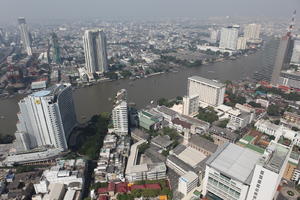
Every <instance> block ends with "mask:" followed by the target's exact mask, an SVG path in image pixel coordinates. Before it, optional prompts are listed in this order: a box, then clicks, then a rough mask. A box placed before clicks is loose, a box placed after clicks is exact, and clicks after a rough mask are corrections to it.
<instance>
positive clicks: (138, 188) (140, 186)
mask: <svg viewBox="0 0 300 200" xmlns="http://www.w3.org/2000/svg"><path fill="white" fill-rule="evenodd" d="M130 189H131V190H144V189H146V187H145V185H132V186H131V188H130Z"/></svg>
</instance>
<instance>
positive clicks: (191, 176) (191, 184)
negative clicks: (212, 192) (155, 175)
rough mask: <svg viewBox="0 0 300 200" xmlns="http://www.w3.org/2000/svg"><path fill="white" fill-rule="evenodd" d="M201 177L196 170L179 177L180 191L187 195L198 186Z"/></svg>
mask: <svg viewBox="0 0 300 200" xmlns="http://www.w3.org/2000/svg"><path fill="white" fill-rule="evenodd" d="M198 180H199V177H198V175H197V174H196V173H195V172H192V171H189V172H187V173H186V174H184V175H183V176H181V177H179V179H178V191H179V192H181V193H182V194H183V195H184V196H186V195H187V194H188V193H189V192H190V191H192V190H193V189H194V188H196V187H197V186H198Z"/></svg>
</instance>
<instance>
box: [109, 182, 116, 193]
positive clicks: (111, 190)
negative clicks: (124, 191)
mask: <svg viewBox="0 0 300 200" xmlns="http://www.w3.org/2000/svg"><path fill="white" fill-rule="evenodd" d="M115 189H116V184H115V183H114V182H110V183H109V184H108V187H107V190H108V191H109V192H114V191H115Z"/></svg>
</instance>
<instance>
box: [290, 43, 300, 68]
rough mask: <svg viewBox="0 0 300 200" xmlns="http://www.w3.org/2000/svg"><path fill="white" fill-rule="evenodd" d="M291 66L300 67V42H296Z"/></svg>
mask: <svg viewBox="0 0 300 200" xmlns="http://www.w3.org/2000/svg"><path fill="white" fill-rule="evenodd" d="M291 64H294V65H300V40H295V41H294V48H293V54H292V58H291Z"/></svg>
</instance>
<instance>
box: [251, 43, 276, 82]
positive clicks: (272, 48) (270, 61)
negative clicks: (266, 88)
mask: <svg viewBox="0 0 300 200" xmlns="http://www.w3.org/2000/svg"><path fill="white" fill-rule="evenodd" d="M279 42H280V39H278V38H271V39H270V40H269V42H266V44H265V45H263V47H262V56H261V60H260V62H261V63H262V66H261V68H260V69H259V70H258V71H255V72H254V79H255V80H257V81H267V82H270V81H271V75H272V73H273V69H274V64H275V59H276V53H277V49H278V47H279Z"/></svg>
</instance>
